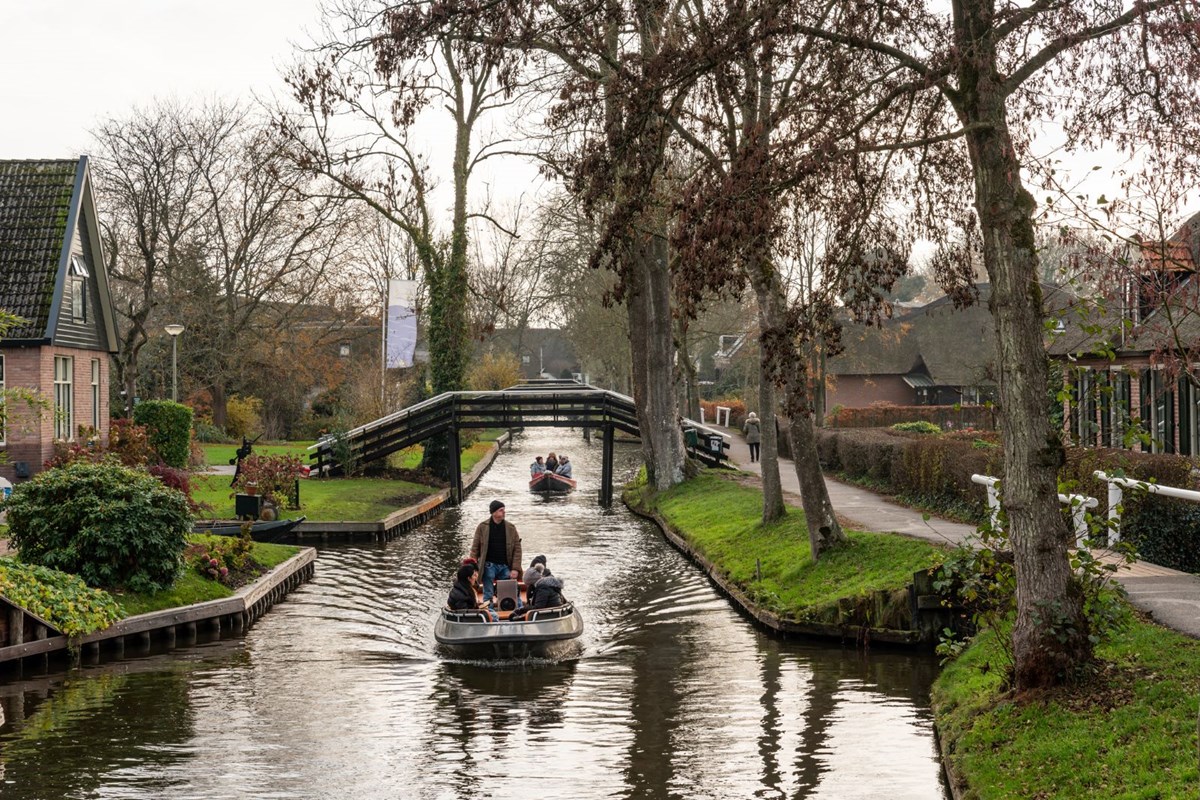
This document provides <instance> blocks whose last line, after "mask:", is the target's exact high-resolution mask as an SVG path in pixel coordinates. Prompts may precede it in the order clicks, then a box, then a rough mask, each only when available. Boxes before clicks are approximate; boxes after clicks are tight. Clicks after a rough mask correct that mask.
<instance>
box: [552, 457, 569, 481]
mask: <svg viewBox="0 0 1200 800" xmlns="http://www.w3.org/2000/svg"><path fill="white" fill-rule="evenodd" d="M554 471H555V473H557V474H558V475H562V476H563V477H564V478H569V477H571V459H569V458H567V457H566V456H563V457H562V459H561V460H560V461H559V462H558V469H556V470H554Z"/></svg>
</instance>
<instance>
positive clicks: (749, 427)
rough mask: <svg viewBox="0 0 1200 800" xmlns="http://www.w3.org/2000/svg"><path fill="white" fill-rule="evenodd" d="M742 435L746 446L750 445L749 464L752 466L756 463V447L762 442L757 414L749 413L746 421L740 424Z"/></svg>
mask: <svg viewBox="0 0 1200 800" xmlns="http://www.w3.org/2000/svg"><path fill="white" fill-rule="evenodd" d="M742 433H744V434H746V444H748V445H750V463H751V464H753V463H754V462H755V461H758V446H759V443H760V442H762V434H761V433H760V431H759V422H758V414H755V413H754V412H753V411H751V412H750V413H749V414H747V415H746V421H745V422H744V423H742Z"/></svg>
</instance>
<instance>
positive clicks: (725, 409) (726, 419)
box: [717, 406, 731, 428]
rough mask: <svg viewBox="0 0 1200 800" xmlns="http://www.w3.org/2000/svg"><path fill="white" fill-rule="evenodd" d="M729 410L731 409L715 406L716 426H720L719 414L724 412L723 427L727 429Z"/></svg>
mask: <svg viewBox="0 0 1200 800" xmlns="http://www.w3.org/2000/svg"><path fill="white" fill-rule="evenodd" d="M730 410H731V409H730V408H729V406H717V424H718V425H720V424H721V412H722V411H724V412H725V427H726V428H728V427H729V412H730Z"/></svg>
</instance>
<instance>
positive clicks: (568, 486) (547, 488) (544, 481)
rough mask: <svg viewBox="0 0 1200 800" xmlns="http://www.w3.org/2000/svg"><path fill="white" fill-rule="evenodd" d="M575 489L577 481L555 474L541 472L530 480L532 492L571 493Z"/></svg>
mask: <svg viewBox="0 0 1200 800" xmlns="http://www.w3.org/2000/svg"><path fill="white" fill-rule="evenodd" d="M574 488H575V481H573V480H572V479H570V478H567V477H564V476H562V475H559V474H557V473H555V472H539V473H538V474H537V475H534V476H533V477H532V478H530V480H529V491H531V492H555V493H559V492H569V491H572V490H573V489H574Z"/></svg>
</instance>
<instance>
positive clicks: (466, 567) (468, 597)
mask: <svg viewBox="0 0 1200 800" xmlns="http://www.w3.org/2000/svg"><path fill="white" fill-rule="evenodd" d="M467 562H468V563H464V564H463V565H462V566H461V567H459V568H458V572H457V573H455V576H454V585H453V586H451V587H450V596H449V597H447V598H446V605H448V606H450V610H451V611H469V610H471V609H473V608H479V600H478V599H477V598H476V597H475V585H474V580H475V573H476V572H478V571H479V567H477V566H476V565H475V562H474V561H471V560H470V559H468V560H467ZM485 610H486V609H485ZM487 614H488V616H489V617H490V618H491V620H492V622H495V621H496V619H497V617H496V615H495V614H494V613H493V612H492V611H490V610H488V611H487Z"/></svg>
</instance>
